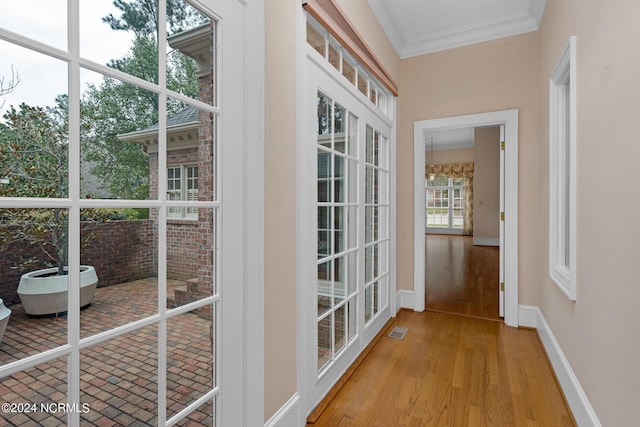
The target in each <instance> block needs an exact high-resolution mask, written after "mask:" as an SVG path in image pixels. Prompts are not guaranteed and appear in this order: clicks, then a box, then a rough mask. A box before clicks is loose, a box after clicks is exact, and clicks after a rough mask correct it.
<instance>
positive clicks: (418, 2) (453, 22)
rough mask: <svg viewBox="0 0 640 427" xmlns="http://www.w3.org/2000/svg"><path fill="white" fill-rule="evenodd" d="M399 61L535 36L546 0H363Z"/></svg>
mask: <svg viewBox="0 0 640 427" xmlns="http://www.w3.org/2000/svg"><path fill="white" fill-rule="evenodd" d="M368 1H369V4H370V6H371V9H373V12H374V13H375V15H376V17H377V18H378V21H380V24H381V25H382V28H383V29H384V31H385V33H386V34H387V37H389V40H391V43H392V44H393V47H394V48H395V50H396V52H397V53H398V55H399V56H400V58H409V57H412V56H417V55H423V54H425V53H431V52H437V51H441V50H446V49H452V48H455V47H460V46H465V45H469V44H474V43H480V42H484V41H489V40H495V39H498V38H502V37H509V36H514V35H517V34H524V33H528V32H531V31H536V30H537V29H538V27H539V25H540V20H541V19H542V15H543V13H544V8H545V6H546V3H547V0H368Z"/></svg>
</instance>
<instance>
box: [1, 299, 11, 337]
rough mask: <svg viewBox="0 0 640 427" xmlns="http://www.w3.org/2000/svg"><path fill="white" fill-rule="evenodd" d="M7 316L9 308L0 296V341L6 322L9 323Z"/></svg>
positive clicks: (9, 313) (9, 312)
mask: <svg viewBox="0 0 640 427" xmlns="http://www.w3.org/2000/svg"><path fill="white" fill-rule="evenodd" d="M9 316H11V310H9V309H8V308H7V307H6V306H5V305H4V303H3V302H2V298H0V342H2V338H3V337H4V331H5V330H6V329H7V323H9Z"/></svg>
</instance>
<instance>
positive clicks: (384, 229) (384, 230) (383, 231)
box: [377, 206, 389, 239]
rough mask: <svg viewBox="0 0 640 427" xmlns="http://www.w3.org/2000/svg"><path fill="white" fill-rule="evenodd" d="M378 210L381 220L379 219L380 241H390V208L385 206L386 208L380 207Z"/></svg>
mask: <svg viewBox="0 0 640 427" xmlns="http://www.w3.org/2000/svg"><path fill="white" fill-rule="evenodd" d="M377 209H378V214H379V218H378V229H379V233H380V234H379V236H378V238H379V239H388V238H389V224H388V219H389V208H388V207H386V206H384V207H379V208H377Z"/></svg>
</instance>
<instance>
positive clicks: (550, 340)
mask: <svg viewBox="0 0 640 427" xmlns="http://www.w3.org/2000/svg"><path fill="white" fill-rule="evenodd" d="M518 308H519V310H518V314H519V316H518V317H519V324H520V326H526V327H531V328H535V329H536V330H537V332H538V336H539V337H540V341H542V345H543V346H544V349H545V351H546V352H547V356H548V357H549V361H550V362H551V366H552V367H553V370H554V372H555V374H556V378H558V382H559V383H560V387H561V388H562V391H563V392H564V395H565V398H566V399H567V403H568V404H569V408H571V412H572V413H573V417H574V418H575V420H576V422H577V424H578V425H579V426H580V427H602V424H600V420H599V419H598V416H597V415H596V413H595V411H594V410H593V407H592V406H591V403H590V402H589V399H588V398H587V395H586V394H585V392H584V390H583V389H582V386H581V385H580V381H578V378H577V377H576V374H575V373H574V372H573V369H572V368H571V365H570V364H569V361H568V360H567V358H566V356H565V355H564V352H563V351H562V348H561V347H560V344H559V343H558V341H557V340H556V337H555V336H554V335H553V332H552V331H551V328H550V327H549V324H548V323H547V320H546V319H545V318H544V316H543V314H542V311H540V308H539V307H534V306H528V305H520V306H519V307H518Z"/></svg>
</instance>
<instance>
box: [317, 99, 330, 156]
mask: <svg viewBox="0 0 640 427" xmlns="http://www.w3.org/2000/svg"><path fill="white" fill-rule="evenodd" d="M318 135H319V137H318V143H319V144H321V145H325V146H327V147H331V100H330V99H329V98H327V97H326V96H324V95H323V94H322V93H320V92H318Z"/></svg>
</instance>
